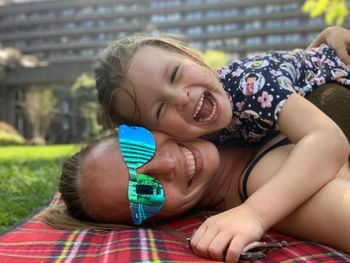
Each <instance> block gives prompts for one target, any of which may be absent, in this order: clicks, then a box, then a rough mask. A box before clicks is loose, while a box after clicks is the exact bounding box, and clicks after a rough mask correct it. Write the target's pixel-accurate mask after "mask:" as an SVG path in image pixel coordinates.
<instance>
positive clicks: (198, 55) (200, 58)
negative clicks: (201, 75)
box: [180, 45, 204, 63]
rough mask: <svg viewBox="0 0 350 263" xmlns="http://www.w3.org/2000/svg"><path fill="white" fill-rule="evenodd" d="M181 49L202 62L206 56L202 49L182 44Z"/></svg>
mask: <svg viewBox="0 0 350 263" xmlns="http://www.w3.org/2000/svg"><path fill="white" fill-rule="evenodd" d="M180 49H181V50H183V51H184V52H186V53H187V54H190V55H191V56H193V57H194V58H196V59H198V60H199V61H200V62H202V63H204V58H203V55H202V54H201V53H200V51H198V52H197V51H196V50H193V49H191V48H188V47H185V46H182V45H181V46H180Z"/></svg>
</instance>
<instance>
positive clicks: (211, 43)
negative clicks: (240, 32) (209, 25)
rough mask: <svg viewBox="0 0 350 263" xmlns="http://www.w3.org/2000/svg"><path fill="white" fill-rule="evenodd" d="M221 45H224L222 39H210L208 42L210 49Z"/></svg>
mask: <svg viewBox="0 0 350 263" xmlns="http://www.w3.org/2000/svg"><path fill="white" fill-rule="evenodd" d="M221 46H223V42H222V40H208V42H207V48H208V49H215V48H218V47H221Z"/></svg>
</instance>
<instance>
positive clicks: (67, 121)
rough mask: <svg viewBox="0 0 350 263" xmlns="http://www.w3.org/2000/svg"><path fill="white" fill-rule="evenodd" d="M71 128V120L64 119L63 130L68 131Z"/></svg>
mask: <svg viewBox="0 0 350 263" xmlns="http://www.w3.org/2000/svg"><path fill="white" fill-rule="evenodd" d="M69 128H70V120H69V118H64V119H63V121H62V130H64V131H68V130H69Z"/></svg>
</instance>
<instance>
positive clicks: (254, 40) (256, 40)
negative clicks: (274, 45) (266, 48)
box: [245, 37, 262, 46]
mask: <svg viewBox="0 0 350 263" xmlns="http://www.w3.org/2000/svg"><path fill="white" fill-rule="evenodd" d="M245 43H246V45H247V46H257V45H261V43H262V39H261V37H247V38H246V40H245Z"/></svg>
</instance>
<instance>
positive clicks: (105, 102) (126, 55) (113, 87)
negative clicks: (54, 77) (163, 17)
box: [94, 35, 214, 128]
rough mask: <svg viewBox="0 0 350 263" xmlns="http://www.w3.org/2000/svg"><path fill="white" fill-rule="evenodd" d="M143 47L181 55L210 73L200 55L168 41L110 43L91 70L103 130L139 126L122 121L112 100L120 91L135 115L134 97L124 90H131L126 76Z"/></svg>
mask: <svg viewBox="0 0 350 263" xmlns="http://www.w3.org/2000/svg"><path fill="white" fill-rule="evenodd" d="M145 46H153V47H159V48H162V49H165V50H168V51H171V52H175V53H180V54H182V55H184V56H187V57H189V58H191V59H193V60H194V61H195V62H196V63H198V64H200V65H202V66H204V67H206V68H208V69H209V70H210V71H213V70H212V69H211V68H210V67H208V66H207V65H206V64H205V63H204V62H203V61H202V60H201V59H200V56H199V54H196V53H195V52H194V51H192V50H190V49H188V48H187V47H185V46H184V45H182V44H181V43H180V42H179V41H176V40H173V39H170V38H162V37H147V36H140V35H138V36H136V35H135V36H130V37H127V38H124V39H121V40H118V41H115V42H112V43H111V44H110V45H109V46H108V47H107V49H106V50H105V51H104V52H103V53H102V54H101V55H100V56H99V58H98V59H97V63H96V65H95V67H94V72H95V79H96V88H97V92H98V100H99V103H100V104H101V106H102V124H103V126H104V127H106V128H114V127H116V126H117V125H118V124H122V123H124V124H128V125H138V123H132V122H131V120H125V119H123V118H122V117H121V116H120V114H118V112H116V111H115V110H114V107H113V106H114V105H113V99H114V96H115V94H116V91H117V90H118V89H120V88H122V89H123V90H124V91H125V92H126V93H127V94H128V95H129V96H130V98H131V99H132V100H133V101H134V102H135V111H134V112H136V110H138V109H137V105H136V97H135V94H131V93H130V92H128V91H127V89H125V83H129V84H130V86H131V87H133V85H132V83H131V81H130V80H128V79H127V78H126V74H127V71H128V68H129V66H130V63H131V61H132V59H133V56H134V55H135V53H136V51H137V50H138V49H139V48H141V47H145ZM155 59H156V58H155ZM213 72H214V71H213Z"/></svg>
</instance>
